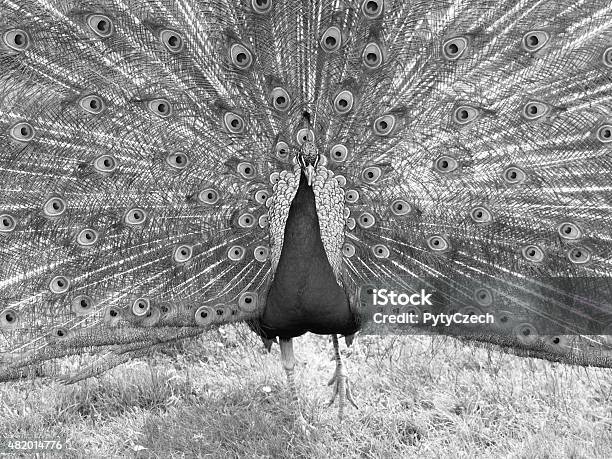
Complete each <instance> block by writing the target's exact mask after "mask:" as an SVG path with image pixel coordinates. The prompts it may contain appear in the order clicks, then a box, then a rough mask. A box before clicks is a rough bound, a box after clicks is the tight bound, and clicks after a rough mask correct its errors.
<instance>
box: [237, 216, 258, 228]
mask: <svg viewBox="0 0 612 459" xmlns="http://www.w3.org/2000/svg"><path fill="white" fill-rule="evenodd" d="M238 226H240V228H253V226H255V217H254V216H253V215H252V214H249V213H248V212H247V213H244V214H242V215H240V216H239V217H238Z"/></svg>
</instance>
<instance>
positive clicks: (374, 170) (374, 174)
mask: <svg viewBox="0 0 612 459" xmlns="http://www.w3.org/2000/svg"><path fill="white" fill-rule="evenodd" d="M381 175H382V170H381V169H380V167H377V166H370V167H366V168H365V169H364V170H363V172H362V173H361V178H362V179H363V181H364V182H365V183H368V184H370V185H372V184H374V183H376V182H377V181H378V179H379V178H380V176H381Z"/></svg>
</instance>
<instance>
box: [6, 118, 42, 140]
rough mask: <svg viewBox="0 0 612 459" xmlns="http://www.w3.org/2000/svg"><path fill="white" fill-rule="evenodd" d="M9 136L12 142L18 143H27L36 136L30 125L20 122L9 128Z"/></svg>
mask: <svg viewBox="0 0 612 459" xmlns="http://www.w3.org/2000/svg"><path fill="white" fill-rule="evenodd" d="M9 134H10V136H11V137H12V138H13V139H14V140H17V141H19V142H29V141H30V140H32V139H33V138H34V136H35V135H36V131H35V130H34V127H33V126H32V125H31V124H30V123H26V122H25V121H22V122H20V123H16V124H14V125H13V126H11V128H10V130H9Z"/></svg>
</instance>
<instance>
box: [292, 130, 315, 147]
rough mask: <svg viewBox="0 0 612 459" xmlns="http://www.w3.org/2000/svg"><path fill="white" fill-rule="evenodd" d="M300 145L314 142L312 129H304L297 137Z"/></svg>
mask: <svg viewBox="0 0 612 459" xmlns="http://www.w3.org/2000/svg"><path fill="white" fill-rule="evenodd" d="M295 138H296V140H297V143H298V145H300V146H302V145H304V143H305V142H314V132H312V130H311V129H306V128H302V129H300V130H299V131H298V132H297V134H296V135H295Z"/></svg>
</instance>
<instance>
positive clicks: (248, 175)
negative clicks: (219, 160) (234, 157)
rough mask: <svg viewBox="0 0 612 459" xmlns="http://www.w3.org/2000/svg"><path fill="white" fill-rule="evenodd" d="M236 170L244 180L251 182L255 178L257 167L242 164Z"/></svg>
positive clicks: (245, 163)
mask: <svg viewBox="0 0 612 459" xmlns="http://www.w3.org/2000/svg"><path fill="white" fill-rule="evenodd" d="M236 170H237V172H238V173H239V174H240V175H241V176H242V178H244V179H247V180H251V179H253V178H254V177H255V166H253V165H252V164H251V163H247V162H241V163H239V164H238V166H236Z"/></svg>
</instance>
